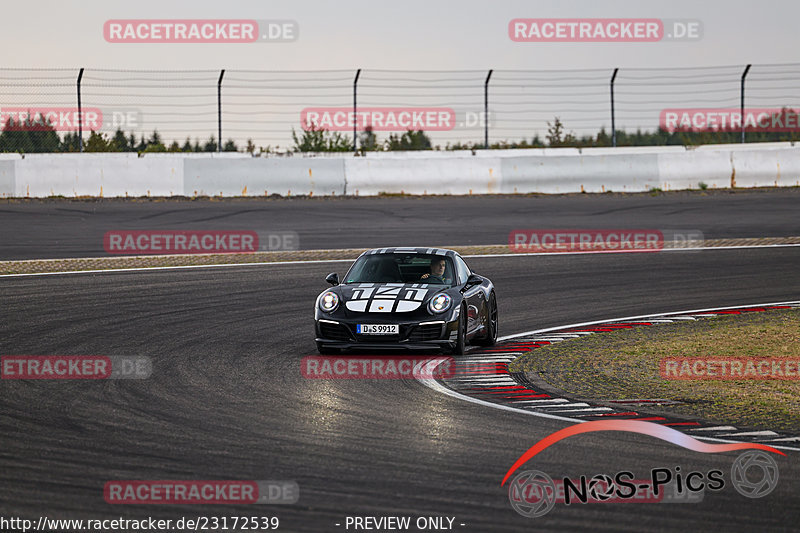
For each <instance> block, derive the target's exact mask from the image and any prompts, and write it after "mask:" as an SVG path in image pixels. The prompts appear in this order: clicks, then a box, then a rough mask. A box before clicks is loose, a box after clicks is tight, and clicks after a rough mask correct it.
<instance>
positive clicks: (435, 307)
mask: <svg viewBox="0 0 800 533" xmlns="http://www.w3.org/2000/svg"><path fill="white" fill-rule="evenodd" d="M452 304H453V299H452V298H450V297H449V296H448V295H446V294H445V293H443V292H442V293H439V294H437V295H436V296H434V297H433V298H431V301H430V302H428V310H429V311H430V312H431V313H444V312H445V311H447V310H448V309H450V306H451V305H452Z"/></svg>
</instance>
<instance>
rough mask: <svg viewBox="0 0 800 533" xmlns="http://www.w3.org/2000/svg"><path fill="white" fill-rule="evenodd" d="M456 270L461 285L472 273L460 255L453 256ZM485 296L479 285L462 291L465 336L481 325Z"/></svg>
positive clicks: (468, 335) (473, 332) (478, 328)
mask: <svg viewBox="0 0 800 533" xmlns="http://www.w3.org/2000/svg"><path fill="white" fill-rule="evenodd" d="M455 263H456V272H457V273H458V281H459V283H460V284H461V285H463V284H464V283H466V282H467V278H469V275H470V274H471V273H472V272H471V271H470V269H469V267H468V266H467V263H466V261H464V260H463V259H462V258H461V256H459V255H456V256H455ZM485 300H486V296H485V295H484V293H483V289H482V287H481V286H480V285H474V286H472V287H470V288H468V289H467V290H466V291H464V302H465V303H466V304H467V337H470V336H472V335H474V334H475V333H476V332H477V331H479V330H480V329H481V326H482V325H483V322H482V319H481V317H482V316H483V314H484V307H485V306H486V301H485Z"/></svg>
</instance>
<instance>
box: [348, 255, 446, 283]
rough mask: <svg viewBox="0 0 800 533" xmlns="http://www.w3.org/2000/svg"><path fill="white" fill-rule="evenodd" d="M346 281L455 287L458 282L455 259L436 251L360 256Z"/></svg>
mask: <svg viewBox="0 0 800 533" xmlns="http://www.w3.org/2000/svg"><path fill="white" fill-rule="evenodd" d="M345 283H421V284H430V285H444V286H447V287H452V286H453V285H455V284H456V275H455V270H454V268H453V262H452V261H451V260H450V258H449V257H446V256H444V255H436V254H415V253H393V254H371V255H362V256H361V257H359V258H358V259H357V260H356V262H355V263H353V266H352V267H350V270H349V271H348V272H347V275H346V277H345Z"/></svg>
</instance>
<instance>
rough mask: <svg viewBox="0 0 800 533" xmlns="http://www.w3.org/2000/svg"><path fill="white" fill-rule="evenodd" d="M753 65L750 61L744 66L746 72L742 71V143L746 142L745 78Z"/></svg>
mask: <svg viewBox="0 0 800 533" xmlns="http://www.w3.org/2000/svg"><path fill="white" fill-rule="evenodd" d="M751 66H752V65H751V64H749V63H748V65H747V66H746V67H745V68H744V72H742V89H741V105H740V107H739V113H740V117H741V120H742V143H744V79H745V78H746V77H747V73H748V72H750V67H751Z"/></svg>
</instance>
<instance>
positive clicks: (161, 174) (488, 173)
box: [0, 143, 800, 198]
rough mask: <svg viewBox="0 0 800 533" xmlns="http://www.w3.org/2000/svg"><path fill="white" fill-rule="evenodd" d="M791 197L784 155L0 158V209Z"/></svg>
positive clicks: (795, 150) (732, 151) (740, 151)
mask: <svg viewBox="0 0 800 533" xmlns="http://www.w3.org/2000/svg"><path fill="white" fill-rule="evenodd" d="M701 183H704V184H706V185H707V186H708V187H709V188H722V187H731V186H734V187H758V186H800V147H794V146H793V145H792V144H791V143H764V144H748V145H736V144H733V145H714V146H700V147H696V148H692V149H687V148H684V147H680V146H678V147H676V146H663V147H624V148H590V149H577V148H539V149H526V150H479V151H476V152H475V153H474V154H473V153H472V152H470V151H459V152H390V153H386V152H383V153H380V152H378V153H368V154H367V155H366V156H354V155H352V154H331V155H320V154H314V155H308V156H301V155H297V154H295V155H292V156H280V157H278V156H274V157H255V158H254V157H250V156H249V155H248V154H238V153H227V154H226V153H223V154H180V153H176V154H163V153H162V154H145V155H143V156H138V155H137V154H135V153H85V154H30V155H26V156H19V155H18V154H0V197H12V196H14V197H39V198H41V197H48V196H66V197H76V196H93V197H100V196H106V197H111V196H122V197H124V196H263V195H271V194H280V195H282V196H287V195H340V194H351V195H361V196H366V195H376V194H379V193H406V194H497V193H510V194H513V193H530V192H541V193H570V192H582V191H585V192H605V191H615V192H641V191H648V190H650V189H652V188H656V187H657V188H660V189H662V190H676V189H687V188H692V189H696V188H699V187H700V184H701Z"/></svg>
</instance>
